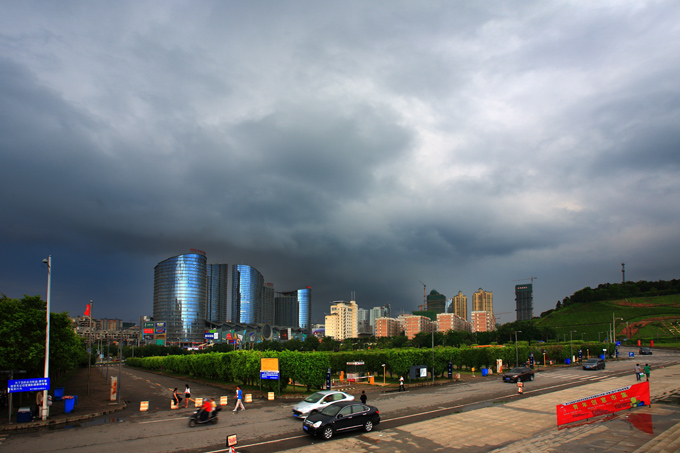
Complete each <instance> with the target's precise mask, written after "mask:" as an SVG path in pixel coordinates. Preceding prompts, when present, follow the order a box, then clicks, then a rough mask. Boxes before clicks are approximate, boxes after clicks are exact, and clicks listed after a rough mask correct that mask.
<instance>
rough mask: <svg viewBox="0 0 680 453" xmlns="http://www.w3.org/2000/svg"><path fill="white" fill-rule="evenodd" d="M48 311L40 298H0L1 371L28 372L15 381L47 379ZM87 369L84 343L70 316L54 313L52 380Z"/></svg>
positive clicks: (51, 323)
mask: <svg viewBox="0 0 680 453" xmlns="http://www.w3.org/2000/svg"><path fill="white" fill-rule="evenodd" d="M46 311H47V304H46V303H45V302H44V301H43V300H41V299H40V296H33V297H31V296H24V297H23V299H10V298H8V297H7V296H5V295H4V294H2V295H0V313H2V317H0V338H2V341H1V342H0V369H2V370H25V371H26V373H25V374H20V375H17V376H15V379H28V378H33V377H40V376H43V375H44V371H45V330H46V328H47V316H46ZM85 365H87V350H86V347H85V343H84V341H83V340H82V339H81V338H79V337H78V336H77V335H76V334H75V332H74V331H73V324H72V322H71V319H70V318H69V316H68V313H51V314H50V377H52V378H55V379H58V378H59V377H61V376H63V375H64V374H66V373H68V372H69V371H71V370H73V369H74V368H77V367H79V366H85Z"/></svg>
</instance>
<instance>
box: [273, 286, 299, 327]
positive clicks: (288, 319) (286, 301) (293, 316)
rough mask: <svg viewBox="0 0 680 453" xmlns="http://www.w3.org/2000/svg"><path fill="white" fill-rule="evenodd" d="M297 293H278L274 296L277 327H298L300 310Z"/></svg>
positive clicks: (275, 323)
mask: <svg viewBox="0 0 680 453" xmlns="http://www.w3.org/2000/svg"><path fill="white" fill-rule="evenodd" d="M299 305H300V304H299V302H298V292H297V291H285V292H277V293H276V295H275V296H274V322H273V324H274V325H276V326H285V327H297V326H298V323H299V322H300V321H299V319H300V308H299Z"/></svg>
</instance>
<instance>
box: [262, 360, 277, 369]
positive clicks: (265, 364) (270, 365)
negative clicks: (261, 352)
mask: <svg viewBox="0 0 680 453" xmlns="http://www.w3.org/2000/svg"><path fill="white" fill-rule="evenodd" d="M260 371H279V359H277V358H276V359H265V358H262V359H260Z"/></svg>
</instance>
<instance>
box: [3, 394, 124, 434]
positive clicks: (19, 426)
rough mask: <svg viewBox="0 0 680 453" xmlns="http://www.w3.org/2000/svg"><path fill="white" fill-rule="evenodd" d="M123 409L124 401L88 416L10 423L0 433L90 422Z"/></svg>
mask: <svg viewBox="0 0 680 453" xmlns="http://www.w3.org/2000/svg"><path fill="white" fill-rule="evenodd" d="M125 408H127V403H126V402H125V401H123V403H122V405H121V406H120V407H116V408H114V409H111V410H108V411H103V412H92V413H88V414H82V415H76V416H73V417H65V418H58V419H54V420H45V421H42V420H40V421H37V422H29V423H12V424H9V425H3V426H0V431H23V430H28V429H39V428H45V427H52V426H57V425H65V424H68V423H73V422H79V421H84V420H90V419H92V418H96V417H101V416H102V415H107V414H111V413H113V412H118V411H122V410H123V409H125Z"/></svg>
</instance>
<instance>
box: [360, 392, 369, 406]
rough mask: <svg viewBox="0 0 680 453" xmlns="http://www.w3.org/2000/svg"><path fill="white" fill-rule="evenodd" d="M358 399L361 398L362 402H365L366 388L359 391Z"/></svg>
mask: <svg viewBox="0 0 680 453" xmlns="http://www.w3.org/2000/svg"><path fill="white" fill-rule="evenodd" d="M359 399H360V400H361V403H362V404H366V400H367V399H368V397H367V396H366V390H362V391H361V396H360V397H359Z"/></svg>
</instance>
